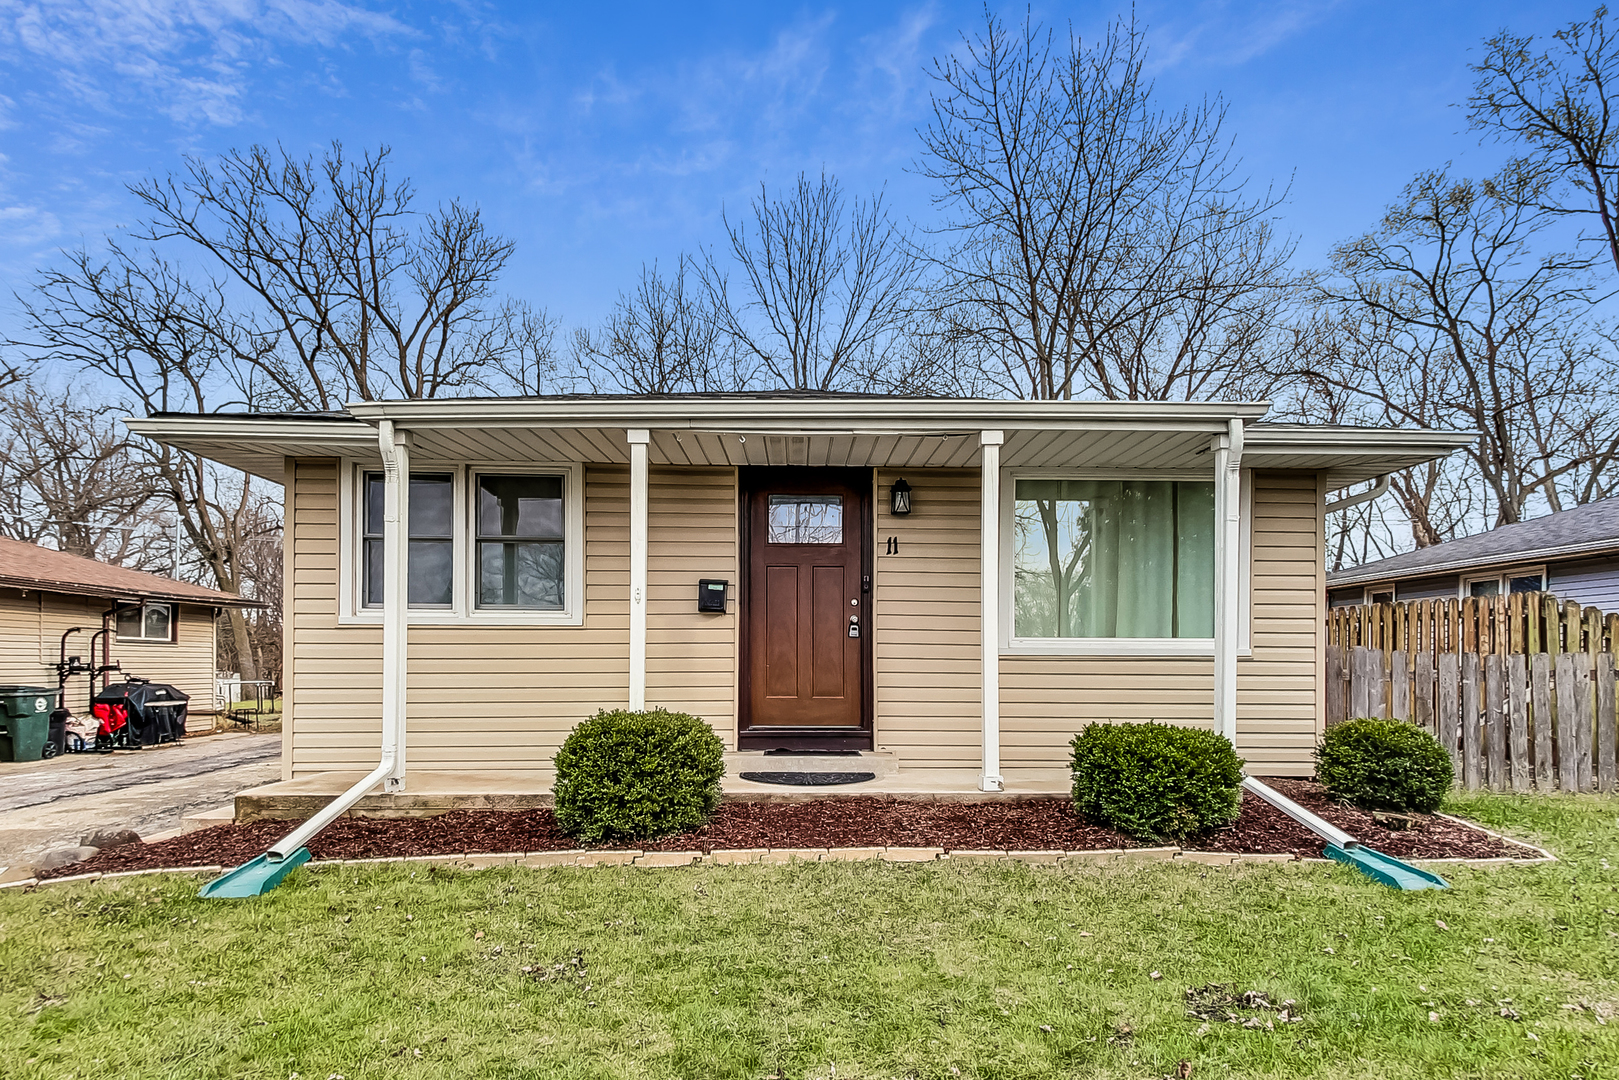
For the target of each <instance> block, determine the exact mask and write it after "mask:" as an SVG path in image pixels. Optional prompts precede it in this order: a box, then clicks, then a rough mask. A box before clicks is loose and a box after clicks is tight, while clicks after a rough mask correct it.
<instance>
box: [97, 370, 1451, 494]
mask: <svg viewBox="0 0 1619 1080" xmlns="http://www.w3.org/2000/svg"><path fill="white" fill-rule="evenodd" d="M1269 408H1270V406H1269V404H1268V403H1267V402H1263V401H1258V402H1253V401H1178V402H1163V401H1020V400H1005V399H971V398H942V397H897V396H887V395H880V394H838V393H817V392H808V391H780V392H773V393H772V392H766V393H753V392H739V393H724V394H660V395H647V394H588V395H566V396H555V397H523V398H444V399H438V398H434V399H424V400H412V401H365V402H354V403H351V404H349V405H348V406H347V407H346V408H345V410H344V412H343V413H342V414H335V413H318V414H301V415H300V414H285V413H283V414H253V413H248V414H232V415H224V414H201V415H199V414H174V413H158V414H154V415H153V416H149V417H144V418H130V419H128V420H126V421H125V423H126V424H127V425H128V426H129V429H130V430H131V431H134V432H136V433H137V434H140V435H145V436H147V437H148V438H151V439H155V440H157V441H158V442H161V443H165V444H167V445H170V446H174V447H178V448H179V449H182V450H189V451H192V452H194V453H197V454H201V455H202V456H204V457H207V458H210V459H212V460H214V461H219V462H222V463H224V464H226V465H230V466H233V467H235V468H238V469H241V470H243V471H244V472H248V473H251V474H253V475H255V476H260V477H264V478H266V479H270V480H276V481H281V480H282V479H283V478H284V476H285V472H286V467H285V459H287V458H298V457H326V458H332V457H336V458H347V459H350V460H353V461H357V462H361V463H376V462H378V461H380V455H379V451H378V448H377V428H378V426H379V425H380V424H381V423H382V422H383V421H385V420H386V421H389V422H391V423H392V424H394V425H395V426H396V428H398V429H401V430H406V431H408V432H409V433H410V436H411V439H412V442H413V451H412V452H413V454H414V460H416V461H418V462H431V461H437V462H441V463H447V462H456V461H480V462H502V461H544V462H588V463H593V464H622V463H624V462H627V461H628V460H629V447H628V445H627V433H628V432H629V431H633V430H647V431H649V432H650V445H649V447H648V459H649V461H650V463H651V464H653V465H699V466H742V465H845V466H861V467H873V466H875V467H884V468H900V469H920V468H953V469H965V468H976V467H978V466H979V464H980V463H981V461H982V458H981V456H980V440H979V433H980V432H981V431H986V430H987V431H999V432H1001V433H1002V434H1003V435H1004V443H1003V445H1002V447H1001V452H1000V459H1001V464H1002V465H1003V466H1004V467H1008V468H1031V469H1033V468H1076V467H1086V468H1096V469H1109V468H1128V469H1154V470H1197V471H1202V470H1204V469H1208V468H1210V467H1211V463H1212V458H1211V457H1210V456H1209V449H1210V445H1211V442H1210V441H1211V439H1213V438H1218V437H1219V436H1220V435H1221V434H1222V433H1224V432H1226V430H1227V425H1228V422H1230V421H1232V420H1241V421H1242V422H1243V423H1244V426H1245V433H1244V446H1245V448H1244V452H1243V462H1244V464H1245V465H1248V466H1250V467H1252V468H1257V469H1295V470H1304V471H1312V472H1318V473H1321V474H1322V475H1323V476H1324V478H1325V483H1326V486H1327V487H1328V488H1336V487H1342V486H1344V485H1347V484H1352V483H1356V482H1358V481H1361V480H1367V479H1370V478H1372V477H1375V476H1378V475H1380V474H1382V473H1387V472H1394V471H1397V470H1400V469H1404V468H1409V467H1410V466H1412V465H1416V464H1419V463H1421V462H1424V461H1431V460H1432V459H1434V458H1437V457H1443V456H1444V455H1446V454H1448V453H1450V452H1451V451H1453V450H1455V449H1457V448H1458V447H1461V446H1464V445H1466V444H1467V443H1468V442H1470V441H1471V440H1472V438H1473V436H1471V435H1468V434H1467V433H1465V432H1453V431H1433V430H1399V429H1386V428H1359V427H1345V426H1340V425H1328V424H1275V423H1266V422H1264V421H1263V419H1262V418H1263V417H1264V416H1265V414H1266V413H1267V412H1268V411H1269Z"/></svg>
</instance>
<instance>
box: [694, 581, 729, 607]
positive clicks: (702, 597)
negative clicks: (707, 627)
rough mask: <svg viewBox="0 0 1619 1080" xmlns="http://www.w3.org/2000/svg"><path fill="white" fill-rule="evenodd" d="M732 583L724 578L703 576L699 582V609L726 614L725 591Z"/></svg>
mask: <svg viewBox="0 0 1619 1080" xmlns="http://www.w3.org/2000/svg"><path fill="white" fill-rule="evenodd" d="M730 585H731V583H730V582H729V581H726V580H725V579H724V578H703V579H701V580H700V581H698V582H697V610H698V611H712V612H716V613H718V614H720V615H724V614H725V592H726V590H727V589H728V588H730Z"/></svg>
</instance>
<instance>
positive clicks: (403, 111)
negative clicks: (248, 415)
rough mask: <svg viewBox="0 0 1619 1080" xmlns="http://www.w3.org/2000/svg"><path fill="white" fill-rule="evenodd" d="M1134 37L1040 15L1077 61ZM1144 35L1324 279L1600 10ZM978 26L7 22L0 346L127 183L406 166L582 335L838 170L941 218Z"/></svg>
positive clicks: (132, 12) (1324, 17) (145, 16)
mask: <svg viewBox="0 0 1619 1080" xmlns="http://www.w3.org/2000/svg"><path fill="white" fill-rule="evenodd" d="M1002 10H1003V11H1005V12H1006V13H1007V14H1008V15H1009V16H1010V17H1012V18H1017V17H1018V16H1020V15H1021V13H1022V11H1023V8H1022V7H1021V6H1006V7H1003V8H1002ZM1127 10H1128V8H1127V7H1126V6H1124V5H1121V4H1117V3H1069V4H1062V3H1036V4H1035V5H1034V6H1033V11H1034V14H1035V16H1036V17H1037V18H1039V19H1042V20H1044V21H1046V22H1047V23H1049V24H1054V25H1058V26H1062V25H1065V24H1068V23H1071V24H1072V25H1073V26H1074V28H1075V29H1076V30H1078V31H1079V32H1080V33H1081V34H1082V35H1085V36H1090V35H1091V34H1093V33H1094V32H1095V31H1097V30H1099V29H1100V28H1101V27H1102V26H1103V25H1104V24H1105V23H1106V22H1107V21H1108V20H1109V19H1110V18H1112V17H1114V16H1116V15H1117V14H1118V13H1120V12H1121V11H1127ZM1136 10H1137V12H1138V15H1139V18H1140V20H1141V21H1142V22H1143V23H1145V24H1146V26H1147V28H1148V40H1149V43H1150V46H1151V48H1152V50H1153V51H1152V61H1151V62H1152V67H1153V70H1154V73H1155V76H1156V79H1157V87H1158V89H1157V93H1158V97H1159V100H1160V101H1161V103H1162V104H1164V105H1166V106H1169V105H1178V104H1180V103H1183V102H1187V101H1193V100H1197V99H1201V98H1202V97H1204V96H1206V95H1208V96H1212V95H1216V94H1218V95H1222V96H1223V97H1224V98H1225V99H1226V101H1227V102H1228V104H1229V106H1230V113H1229V118H1228V131H1229V133H1230V134H1231V135H1233V136H1234V137H1235V139H1236V147H1237V152H1238V154H1240V155H1241V157H1242V158H1243V161H1244V166H1245V169H1246V171H1247V172H1248V173H1249V174H1250V175H1251V176H1252V177H1253V178H1254V180H1255V182H1256V183H1259V184H1264V183H1268V182H1273V181H1274V182H1277V183H1283V184H1285V183H1287V182H1288V181H1289V180H1290V179H1291V182H1292V194H1291V196H1290V199H1289V201H1288V203H1287V205H1286V206H1285V207H1284V208H1283V223H1284V227H1285V228H1287V229H1288V230H1290V231H1291V232H1292V233H1294V234H1295V235H1296V236H1297V237H1298V239H1299V241H1300V248H1299V256H1298V258H1299V261H1300V263H1301V264H1306V265H1308V264H1314V263H1318V262H1320V261H1321V260H1323V259H1324V257H1325V253H1326V252H1327V251H1328V250H1329V249H1330V248H1331V246H1332V245H1333V244H1334V243H1336V242H1337V241H1339V240H1342V239H1344V238H1346V237H1348V236H1350V235H1352V234H1354V233H1356V232H1358V231H1362V230H1364V229H1366V228H1367V227H1369V226H1370V225H1372V224H1373V223H1374V222H1375V221H1376V218H1377V216H1378V214H1379V211H1380V209H1381V208H1382V207H1383V206H1384V204H1386V203H1387V202H1388V201H1389V200H1390V199H1392V198H1393V197H1394V196H1395V195H1396V194H1397V192H1398V191H1399V188H1400V187H1401V185H1403V184H1404V183H1405V182H1406V181H1407V180H1408V179H1410V177H1411V176H1412V175H1413V174H1414V173H1415V172H1416V171H1417V170H1419V169H1423V168H1428V167H1432V166H1436V165H1441V164H1443V163H1445V162H1446V161H1454V162H1455V163H1456V166H1457V168H1458V169H1459V170H1461V171H1464V172H1474V173H1479V172H1485V171H1488V170H1490V169H1492V168H1494V167H1495V165H1496V164H1497V163H1498V162H1499V161H1500V159H1501V156H1502V155H1501V151H1500V150H1499V149H1498V148H1495V147H1489V146H1486V147H1480V146H1479V144H1478V139H1477V137H1476V136H1475V135H1473V134H1471V133H1469V132H1467V131H1466V130H1465V121H1464V118H1463V116H1462V112H1461V110H1460V109H1459V108H1457V106H1458V105H1459V103H1461V102H1463V101H1464V100H1465V98H1466V95H1467V91H1468V88H1469V86H1470V85H1471V77H1470V74H1469V72H1468V70H1467V64H1468V62H1469V59H1470V58H1471V57H1474V56H1476V55H1477V54H1478V51H1479V46H1480V43H1481V41H1482V40H1483V38H1484V37H1486V36H1487V35H1489V34H1491V33H1493V32H1495V31H1496V30H1498V29H1500V28H1502V27H1504V26H1510V27H1511V28H1513V29H1514V30H1518V31H1521V32H1533V33H1537V34H1543V33H1547V32H1549V31H1551V30H1553V29H1555V28H1556V27H1557V26H1559V25H1561V24H1562V23H1564V22H1567V21H1568V20H1570V19H1573V18H1579V17H1584V16H1587V15H1589V14H1590V3H1589V0H1588V2H1586V3H1564V2H1561V0H1541V2H1538V3H1535V4H1528V3H1501V2H1493V0H1473V2H1461V3H1453V2H1424V0H1417V2H1414V3H1413V2H1411V0H1404V2H1399V0H1395V2H1386V0H1340V2H1336V3H1334V2H1318V3H1304V2H1293V0H1260V2H1253V3H1240V2H1235V0H1233V2H1203V0H1183V2H1180V3H1166V2H1160V0H1150V2H1143V3H1141V4H1139V5H1138V6H1137V9H1136ZM981 20H982V15H981V7H980V6H978V5H975V4H972V3H953V2H937V3H922V4H906V3H899V4H878V3H864V4H858V5H857V4H844V5H818V4H805V5H799V6H788V5H775V4H765V3H752V4H703V5H697V4H668V3H663V4H618V5H612V6H607V5H600V4H595V5H593V4H578V3H571V4H566V5H564V4H515V3H513V4H497V3H481V2H477V0H460V2H447V3H409V2H400V3H386V2H372V0H352V2H340V0H124V2H122V3H111V2H107V3H102V2H86V0H56V2H51V3H43V2H32V0H30V2H19V0H0V297H3V298H4V299H3V300H0V320H3V324H4V325H3V327H0V329H10V330H15V326H14V323H13V319H14V316H15V305H14V303H13V302H12V301H11V300H10V295H11V293H12V292H13V291H14V290H17V289H21V288H25V287H27V284H28V281H29V279H30V277H31V274H32V272H33V270H34V269H35V268H37V267H39V266H41V265H45V264H47V263H48V262H50V261H51V260H52V259H54V258H55V257H56V254H55V253H56V252H57V250H59V249H60V248H62V247H64V246H69V247H70V246H76V245H78V244H80V243H90V244H94V243H95V242H96V241H97V240H98V239H99V237H101V236H102V235H103V234H105V233H106V232H108V231H109V230H116V229H117V228H119V227H120V226H122V225H124V224H127V223H128V222H129V221H130V220H131V219H132V218H133V216H134V214H135V208H134V205H133V200H132V199H131V198H130V197H129V196H128V195H127V193H126V192H125V190H124V185H125V184H127V183H130V182H133V181H135V180H138V179H140V178H142V177H144V176H148V175H153V174H162V173H165V172H168V171H171V170H174V169H176V168H178V167H179V165H180V164H181V161H182V158H183V156H184V155H186V154H201V155H209V154H214V153H217V152H219V151H221V150H224V149H227V148H230V147H233V146H234V147H245V146H247V145H249V144H251V143H254V142H272V143H273V142H281V143H282V144H284V145H285V146H287V147H288V148H289V149H291V150H294V151H297V152H318V151H319V149H320V148H321V147H323V146H324V145H325V144H326V143H327V142H328V141H330V140H332V139H341V140H343V141H344V142H345V143H346V144H348V145H349V147H350V148H351V149H354V150H358V149H360V148H361V147H365V146H375V145H376V144H379V143H388V144H390V145H391V146H392V147H393V148H394V155H395V162H396V168H397V170H399V171H400V172H403V173H406V174H408V175H409V176H410V177H412V179H413V180H414V181H415V184H416V186H417V188H418V189H419V191H420V193H421V195H422V196H423V197H424V199H425V200H427V201H429V202H433V201H439V200H448V199H450V198H453V197H458V198H461V199H462V200H464V201H467V202H471V203H475V204H477V205H479V206H480V207H482V209H483V211H484V213H485V216H486V218H487V220H488V221H489V223H490V224H491V225H492V227H493V228H495V229H496V230H498V231H500V232H502V233H504V234H506V235H508V236H510V237H511V238H512V239H514V240H515V241H516V242H517V251H516V255H515V258H514V261H513V264H512V267H511V269H510V271H509V273H508V276H507V279H506V288H507V290H508V291H509V292H511V293H513V294H514V295H517V296H520V297H522V298H524V299H527V300H530V301H531V302H533V303H535V304H537V305H541V306H544V307H547V308H548V309H550V310H551V312H552V313H553V314H556V315H560V316H561V317H563V319H564V320H565V322H566V323H567V324H570V325H580V324H585V323H590V322H593V321H595V320H596V319H598V318H599V317H600V316H601V315H602V314H603V313H604V312H605V311H606V309H607V307H608V306H609V305H610V304H611V302H612V300H613V298H614V296H615V295H616V293H617V292H618V290H619V289H621V288H625V287H628V286H629V285H630V284H631V282H632V280H633V278H634V276H635V274H636V272H637V269H638V267H639V266H640V264H641V263H642V262H643V261H652V260H654V259H658V260H662V261H664V262H665V263H667V262H669V261H671V260H673V259H674V258H675V257H676V256H677V255H678V254H679V253H680V252H682V251H684V250H691V249H694V248H696V247H698V246H702V245H708V244H713V243H715V242H716V241H717V240H718V239H719V238H720V235H721V233H720V228H721V226H720V213H721V210H722V208H723V207H726V206H729V207H732V208H733V209H734V208H736V207H737V206H739V205H743V204H745V203H746V200H747V199H748V197H749V195H750V193H751V192H752V191H754V190H756V188H757V185H758V183H759V182H760V181H761V180H767V181H771V182H776V181H786V180H790V179H791V178H792V177H793V176H794V175H795V174H796V173H797V172H798V171H799V170H812V171H814V170H819V169H822V168H825V169H826V170H828V171H830V172H832V173H835V174H836V175H837V176H839V177H840V178H841V179H842V180H843V181H844V183H845V185H846V186H847V187H849V188H850V189H852V190H854V191H856V192H861V191H869V190H872V189H876V188H880V187H884V186H886V189H887V192H888V194H889V197H890V199H891V200H892V202H893V205H894V206H895V208H896V209H897V210H898V211H899V212H900V213H901V214H902V215H904V216H907V217H910V218H912V219H914V220H917V221H926V220H927V219H928V217H929V215H930V206H929V201H928V199H929V194H930V191H929V188H928V185H927V184H926V182H924V181H923V180H921V179H920V178H919V177H917V176H915V175H914V174H912V173H910V172H908V171H907V168H908V166H909V165H910V164H911V162H912V161H913V159H914V157H915V155H916V152H917V145H918V144H917V139H916V135H915V132H916V129H917V127H918V126H919V125H922V124H924V123H925V122H926V120H927V116H928V92H929V86H930V81H929V79H928V76H927V74H926V70H925V68H926V65H927V63H928V61H929V59H930V58H931V57H933V56H936V55H942V54H944V53H945V52H947V51H949V50H951V49H954V48H956V47H958V43H959V39H958V34H959V32H961V31H963V30H965V31H968V32H971V31H972V30H973V29H974V28H976V27H977V26H978V25H980V23H981Z"/></svg>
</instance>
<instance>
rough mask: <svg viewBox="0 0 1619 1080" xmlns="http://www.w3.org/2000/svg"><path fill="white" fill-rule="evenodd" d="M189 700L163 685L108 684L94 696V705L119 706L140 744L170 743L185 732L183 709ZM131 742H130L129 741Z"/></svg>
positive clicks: (152, 683)
mask: <svg viewBox="0 0 1619 1080" xmlns="http://www.w3.org/2000/svg"><path fill="white" fill-rule="evenodd" d="M190 700H191V696H190V695H189V694H182V693H181V692H180V691H179V690H177V689H175V688H174V687H172V686H170V685H168V684H167V683H156V682H121V683H112V684H110V685H109V686H108V687H107V688H106V689H105V690H103V691H101V693H99V694H97V695H96V696H95V700H94V703H95V704H97V705H122V706H123V707H124V708H125V709H127V710H128V711H129V724H130V727H131V728H132V729H133V730H132V731H131V732H130V734H131V735H135V736H138V737H139V739H140V745H142V746H156V745H157V744H158V743H165V742H173V741H174V740H176V739H179V738H182V737H184V735H185V733H186V708H187V704H186V703H187V702H189V701H190ZM130 741H131V742H134V741H135V740H134V739H131V740H130Z"/></svg>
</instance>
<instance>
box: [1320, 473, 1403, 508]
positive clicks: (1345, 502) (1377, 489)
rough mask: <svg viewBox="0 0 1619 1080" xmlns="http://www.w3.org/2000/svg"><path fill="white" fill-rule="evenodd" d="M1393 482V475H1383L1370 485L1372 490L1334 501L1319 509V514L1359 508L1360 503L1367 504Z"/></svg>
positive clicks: (1386, 489) (1385, 490)
mask: <svg viewBox="0 0 1619 1080" xmlns="http://www.w3.org/2000/svg"><path fill="white" fill-rule="evenodd" d="M1393 482H1394V474H1393V473H1384V474H1383V475H1382V476H1379V477H1378V478H1377V483H1376V484H1374V485H1372V490H1370V491H1363V492H1361V493H1360V494H1359V495H1350V496H1348V497H1347V498H1343V499H1334V500H1332V501H1331V502H1329V503H1328V504H1327V505H1326V506H1323V507H1322V508H1321V512H1322V513H1323V514H1331V513H1334V512H1336V511H1338V510H1348V509H1349V508H1350V507H1351V506H1359V505H1360V504H1361V503H1369V502H1371V501H1372V500H1373V499H1375V498H1377V497H1378V496H1380V495H1382V494H1384V493H1385V492H1387V491H1388V489H1389V485H1390V484H1391V483H1393Z"/></svg>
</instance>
